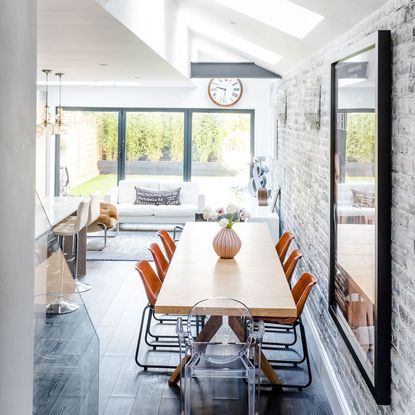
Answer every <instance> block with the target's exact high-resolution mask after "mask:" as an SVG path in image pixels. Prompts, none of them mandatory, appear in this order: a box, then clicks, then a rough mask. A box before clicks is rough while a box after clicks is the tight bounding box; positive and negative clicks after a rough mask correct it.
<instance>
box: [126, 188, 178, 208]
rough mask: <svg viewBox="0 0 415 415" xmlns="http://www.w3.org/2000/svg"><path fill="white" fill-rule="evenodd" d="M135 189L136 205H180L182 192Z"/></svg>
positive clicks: (176, 190)
mask: <svg viewBox="0 0 415 415" xmlns="http://www.w3.org/2000/svg"><path fill="white" fill-rule="evenodd" d="M134 187H135V193H136V198H135V202H134V204H135V205H156V206H158V205H180V190H181V187H179V188H177V189H169V190H159V191H157V190H149V189H141V188H139V187H136V186H134Z"/></svg>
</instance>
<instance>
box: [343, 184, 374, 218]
mask: <svg viewBox="0 0 415 415" xmlns="http://www.w3.org/2000/svg"><path fill="white" fill-rule="evenodd" d="M352 190H357V191H359V192H374V191H375V184H374V183H365V182H357V183H353V182H352V183H340V184H339V185H338V203H337V215H338V216H339V217H365V219H366V221H368V220H373V219H374V215H375V209H374V208H371V207H358V206H353V192H352Z"/></svg>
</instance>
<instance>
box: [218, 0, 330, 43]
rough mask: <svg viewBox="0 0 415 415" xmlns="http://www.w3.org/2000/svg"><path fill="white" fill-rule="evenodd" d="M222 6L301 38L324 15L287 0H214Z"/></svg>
mask: <svg viewBox="0 0 415 415" xmlns="http://www.w3.org/2000/svg"><path fill="white" fill-rule="evenodd" d="M215 2H216V3H219V4H221V5H222V6H224V7H228V8H230V9H233V10H235V11H237V12H239V13H242V14H244V15H246V16H249V17H251V18H253V19H255V20H258V21H259V22H261V23H265V24H267V25H268V26H271V27H274V28H275V29H278V30H281V32H285V33H288V34H289V35H291V36H294V37H296V38H298V39H303V38H304V37H306V36H307V35H308V33H310V32H311V31H312V30H313V29H314V28H315V27H316V26H317V25H318V24H319V23H320V22H321V21H322V20H323V19H324V16H322V15H320V14H318V13H315V12H313V11H311V10H308V9H306V8H305V7H302V6H299V5H298V4H295V3H293V2H291V1H289V0H278V1H275V0H257V1H255V2H253V1H252V0H215Z"/></svg>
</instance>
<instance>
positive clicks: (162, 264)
mask: <svg viewBox="0 0 415 415" xmlns="http://www.w3.org/2000/svg"><path fill="white" fill-rule="evenodd" d="M148 250H149V251H150V252H151V255H152V256H153V259H154V263H155V264H156V269H157V275H158V277H159V278H160V280H161V282H163V281H164V278H165V277H166V273H167V270H168V269H169V263H168V261H167V259H166V257H165V256H164V255H163V252H161V249H160V247H159V246H158V244H156V243H152V244H151V245H150V247H149V248H148Z"/></svg>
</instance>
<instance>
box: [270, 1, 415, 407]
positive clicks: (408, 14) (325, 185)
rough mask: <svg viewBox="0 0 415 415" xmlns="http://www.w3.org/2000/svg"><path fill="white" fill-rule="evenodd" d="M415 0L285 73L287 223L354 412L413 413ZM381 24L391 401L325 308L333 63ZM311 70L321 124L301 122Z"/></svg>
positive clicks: (280, 166)
mask: <svg viewBox="0 0 415 415" xmlns="http://www.w3.org/2000/svg"><path fill="white" fill-rule="evenodd" d="M414 19H415V1H414V0H391V1H389V2H388V3H386V4H385V5H384V6H383V7H382V8H381V9H379V10H378V11H377V12H375V13H374V14H373V15H371V16H370V17H368V18H367V19H365V20H364V21H362V22H361V23H359V24H358V25H357V26H355V27H354V28H353V29H352V30H351V31H349V32H348V33H346V34H345V35H344V36H342V37H341V38H339V39H337V40H336V41H334V42H333V43H331V44H330V45H329V46H327V47H325V48H324V49H323V50H321V51H319V52H318V53H317V54H315V55H314V56H313V57H312V58H310V59H309V60H307V61H306V62H304V63H302V64H301V65H299V66H297V67H296V68H295V69H294V70H293V71H291V72H290V73H289V74H288V75H287V76H286V78H285V81H286V83H287V86H288V116H287V123H286V125H285V126H282V127H280V132H279V158H278V160H277V162H276V166H277V167H276V169H277V172H276V177H277V179H278V184H280V185H281V187H282V221H283V227H284V229H290V230H292V231H293V232H294V233H295V234H296V235H297V240H296V242H297V244H298V245H299V247H300V249H301V250H302V251H303V252H304V254H305V260H304V261H303V263H302V270H310V271H312V272H313V273H315V274H316V275H317V277H318V278H319V284H318V286H317V288H316V289H315V290H314V292H313V294H312V298H311V301H310V303H309V305H308V307H309V308H310V311H311V312H312V314H313V316H314V318H315V321H316V322H318V329H319V334H320V337H321V339H322V342H323V344H324V345H325V347H326V349H327V351H328V352H329V356H330V358H331V362H332V364H333V366H334V368H335V370H336V372H337V374H338V378H339V380H340V382H341V384H342V387H343V389H344V393H345V395H346V397H348V398H349V400H350V407H351V409H352V411H353V412H354V413H355V414H368V415H374V414H397V415H398V414H399V415H405V414H408V415H409V414H415V353H414V351H415V314H414V311H415V241H414V240H415V94H414V91H415V20H414ZM379 29H389V30H391V31H392V43H393V54H392V57H393V92H392V101H393V110H392V116H393V123H392V153H393V154H392V183H393V193H392V293H393V294H392V295H393V298H392V347H391V357H392V404H391V405H390V406H384V407H381V406H377V405H376V403H375V402H374V400H373V398H372V395H371V393H370V391H369V389H368V388H367V386H366V384H365V382H364V381H363V379H362V377H361V375H360V372H359V370H358V369H357V366H356V365H355V363H354V361H353V359H352V358H351V355H350V353H349V351H348V349H347V347H346V346H345V343H344V342H343V340H342V338H341V337H340V335H339V333H338V331H337V329H336V327H335V325H334V323H333V321H332V319H331V318H330V316H329V314H328V309H327V298H328V291H327V288H328V263H329V257H328V252H329V220H328V218H329V196H328V194H329V116H330V64H331V62H332V61H333V60H335V59H336V57H337V55H338V54H339V53H341V51H342V50H343V49H345V48H346V47H348V46H349V45H353V44H354V43H356V42H358V41H359V40H361V39H363V38H364V37H366V36H367V35H370V34H372V33H373V32H374V31H376V30H379ZM307 75H318V76H319V77H320V79H321V85H322V88H321V94H322V95H321V128H320V130H319V131H309V130H307V129H306V128H305V127H304V125H303V120H302V116H301V114H300V108H299V105H300V104H299V103H300V102H301V96H302V88H301V86H302V85H303V80H304V78H305V76H307Z"/></svg>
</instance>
